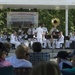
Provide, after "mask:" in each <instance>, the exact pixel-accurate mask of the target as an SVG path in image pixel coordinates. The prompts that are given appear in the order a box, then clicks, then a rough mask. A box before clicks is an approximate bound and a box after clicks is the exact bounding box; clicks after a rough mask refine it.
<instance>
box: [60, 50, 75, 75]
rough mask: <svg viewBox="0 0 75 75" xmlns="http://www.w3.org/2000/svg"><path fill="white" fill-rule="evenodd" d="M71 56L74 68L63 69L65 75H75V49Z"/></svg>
mask: <svg viewBox="0 0 75 75" xmlns="http://www.w3.org/2000/svg"><path fill="white" fill-rule="evenodd" d="M71 56H72V65H73V68H66V69H62V70H61V72H62V74H63V75H75V50H74V51H73V53H71Z"/></svg>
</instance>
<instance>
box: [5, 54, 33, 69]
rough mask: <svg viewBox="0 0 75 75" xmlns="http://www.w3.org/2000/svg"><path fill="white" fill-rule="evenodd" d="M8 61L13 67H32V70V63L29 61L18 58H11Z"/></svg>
mask: <svg viewBox="0 0 75 75" xmlns="http://www.w3.org/2000/svg"><path fill="white" fill-rule="evenodd" d="M6 60H7V61H9V62H10V63H11V65H12V66H13V67H31V68H32V63H31V62H30V61H28V60H25V59H18V58H16V56H15V55H14V56H11V57H8V58H6Z"/></svg>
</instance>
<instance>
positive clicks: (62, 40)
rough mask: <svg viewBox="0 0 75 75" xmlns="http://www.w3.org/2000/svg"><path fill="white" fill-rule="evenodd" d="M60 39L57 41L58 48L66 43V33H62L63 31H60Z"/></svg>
mask: <svg viewBox="0 0 75 75" xmlns="http://www.w3.org/2000/svg"><path fill="white" fill-rule="evenodd" d="M58 37H59V38H58V39H57V41H56V48H61V47H62V46H61V45H62V44H64V35H63V34H62V32H61V31H60V32H59V34H58Z"/></svg>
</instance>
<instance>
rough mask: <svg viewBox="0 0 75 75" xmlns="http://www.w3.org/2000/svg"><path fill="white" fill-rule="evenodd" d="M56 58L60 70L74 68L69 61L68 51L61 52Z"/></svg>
mask: <svg viewBox="0 0 75 75" xmlns="http://www.w3.org/2000/svg"><path fill="white" fill-rule="evenodd" d="M56 57H57V63H58V65H59V68H60V70H62V69H64V68H72V63H71V62H70V61H69V60H68V53H67V52H66V51H59V52H58V54H57V56H56Z"/></svg>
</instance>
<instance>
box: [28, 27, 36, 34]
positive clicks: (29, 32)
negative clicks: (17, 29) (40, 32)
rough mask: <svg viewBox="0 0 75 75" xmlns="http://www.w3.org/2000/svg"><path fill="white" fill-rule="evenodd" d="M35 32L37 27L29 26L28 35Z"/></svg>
mask: <svg viewBox="0 0 75 75" xmlns="http://www.w3.org/2000/svg"><path fill="white" fill-rule="evenodd" d="M34 32H35V28H29V29H28V31H27V33H28V35H31V34H34Z"/></svg>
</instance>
